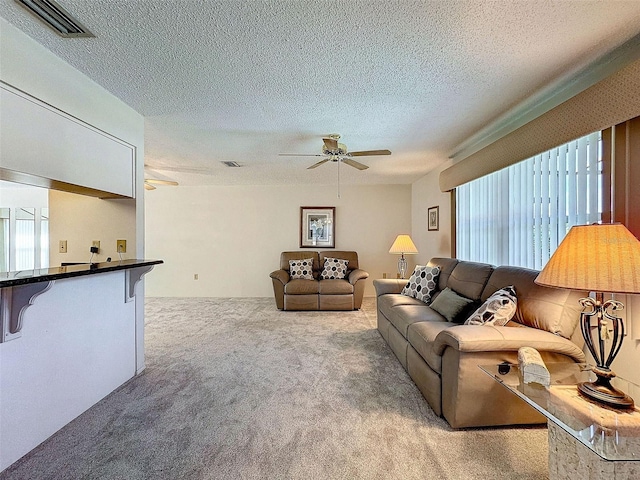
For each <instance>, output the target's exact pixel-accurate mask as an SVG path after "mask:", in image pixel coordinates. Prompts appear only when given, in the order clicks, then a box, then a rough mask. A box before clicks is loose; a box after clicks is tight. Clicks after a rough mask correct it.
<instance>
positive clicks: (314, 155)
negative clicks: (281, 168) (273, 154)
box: [278, 153, 324, 157]
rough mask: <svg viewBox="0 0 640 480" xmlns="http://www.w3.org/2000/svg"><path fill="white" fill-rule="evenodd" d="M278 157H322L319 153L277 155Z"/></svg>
mask: <svg viewBox="0 0 640 480" xmlns="http://www.w3.org/2000/svg"><path fill="white" fill-rule="evenodd" d="M278 156H280V157H324V155H323V154H321V153H317V154H316V153H279V154H278Z"/></svg>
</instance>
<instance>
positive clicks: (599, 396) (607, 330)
mask: <svg viewBox="0 0 640 480" xmlns="http://www.w3.org/2000/svg"><path fill="white" fill-rule="evenodd" d="M603 300H604V299H603V294H602V293H596V298H595V300H594V299H593V298H591V297H586V298H581V299H580V303H581V304H582V306H583V307H584V308H583V311H582V314H581V315H580V326H581V329H582V336H583V337H584V341H585V344H586V345H587V347H588V348H589V352H591V355H592V356H593V358H594V360H595V361H596V366H595V367H593V373H595V374H596V377H598V378H597V379H596V381H595V382H585V383H581V384H579V385H578V391H579V392H580V393H581V394H582V395H583V396H585V397H586V398H588V399H590V400H594V401H595V402H598V403H603V404H605V405H608V406H609V407H612V408H619V409H629V408H633V405H634V404H633V399H632V398H631V397H630V396H628V395H626V394H625V393H624V392H621V391H620V390H618V389H616V388H615V387H613V386H612V385H611V379H612V378H613V377H615V376H616V374H615V373H613V372H612V371H611V369H610V368H609V367H610V366H611V362H613V359H614V358H615V356H616V355H617V354H618V352H619V351H620V347H621V346H622V341H623V340H624V323H623V322H622V319H621V318H619V317H617V316H615V315H614V312H615V311H616V310H622V309H623V308H624V305H623V304H622V303H620V302H618V301H616V300H607V301H606V302H604V301H603ZM608 309H609V310H611V313H609V311H608ZM587 310H590V311H587ZM592 319H595V320H596V324H595V325H592V323H591V320H592ZM608 342H610V343H611V345H610V346H609V348H608V350H609V353H608V355H607V352H606V344H607V343H608ZM596 346H597V347H598V348H596Z"/></svg>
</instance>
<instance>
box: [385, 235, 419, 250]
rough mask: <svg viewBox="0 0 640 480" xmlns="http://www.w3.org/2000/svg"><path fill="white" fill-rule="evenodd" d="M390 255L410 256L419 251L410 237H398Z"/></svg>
mask: <svg viewBox="0 0 640 480" xmlns="http://www.w3.org/2000/svg"><path fill="white" fill-rule="evenodd" d="M389 253H399V254H405V255H409V254H415V253H418V249H417V248H416V246H415V244H414V243H413V240H411V237H410V236H409V235H398V236H397V237H396V240H395V242H393V245H391V248H390V249H389Z"/></svg>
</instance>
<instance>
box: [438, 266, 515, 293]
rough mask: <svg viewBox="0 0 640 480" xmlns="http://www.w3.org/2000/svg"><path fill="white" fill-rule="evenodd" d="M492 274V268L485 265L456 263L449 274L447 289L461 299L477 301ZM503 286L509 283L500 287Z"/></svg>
mask: <svg viewBox="0 0 640 480" xmlns="http://www.w3.org/2000/svg"><path fill="white" fill-rule="evenodd" d="M492 272H493V267H492V266H491V265H488V264H486V263H475V262H458V263H457V264H456V266H455V268H454V269H453V271H452V272H451V276H450V277H449V281H448V282H447V287H449V288H451V289H452V290H455V291H456V292H458V293H459V294H460V295H462V296H463V297H466V298H470V299H471V300H474V301H479V300H480V297H481V295H482V292H483V290H484V286H485V285H486V283H487V281H488V280H489V277H490V276H491V273H492ZM505 285H511V283H505V284H503V285H500V287H504V286H505ZM496 290H497V289H496ZM494 291H495V290H494Z"/></svg>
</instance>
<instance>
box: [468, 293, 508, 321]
mask: <svg viewBox="0 0 640 480" xmlns="http://www.w3.org/2000/svg"><path fill="white" fill-rule="evenodd" d="M517 308H518V299H517V298H516V289H515V287H514V286H513V285H509V286H508V287H504V288H501V289H500V290H498V291H497V292H495V293H494V294H493V295H491V296H490V297H489V298H487V300H486V301H485V302H484V303H483V304H482V305H481V306H480V308H478V309H477V310H476V311H475V312H473V314H472V315H471V316H470V317H469V318H468V319H467V321H466V322H464V323H465V325H499V326H502V325H506V324H507V323H508V322H509V320H511V319H512V318H513V316H514V315H515V314H516V310H517Z"/></svg>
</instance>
